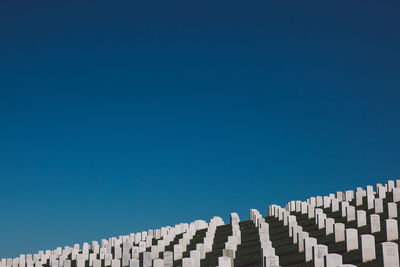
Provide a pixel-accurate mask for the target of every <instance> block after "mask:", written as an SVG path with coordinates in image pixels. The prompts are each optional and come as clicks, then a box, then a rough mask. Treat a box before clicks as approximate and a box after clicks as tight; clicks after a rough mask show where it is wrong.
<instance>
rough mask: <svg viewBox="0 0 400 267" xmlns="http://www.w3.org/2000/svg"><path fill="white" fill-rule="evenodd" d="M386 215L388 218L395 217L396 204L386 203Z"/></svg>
mask: <svg viewBox="0 0 400 267" xmlns="http://www.w3.org/2000/svg"><path fill="white" fill-rule="evenodd" d="M387 207H388V217H389V219H391V218H397V204H396V203H393V202H391V203H388V204H387Z"/></svg>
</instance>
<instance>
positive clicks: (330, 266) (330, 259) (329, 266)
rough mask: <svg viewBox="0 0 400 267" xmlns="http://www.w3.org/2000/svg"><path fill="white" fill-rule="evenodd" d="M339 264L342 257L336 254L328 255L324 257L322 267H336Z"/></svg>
mask: <svg viewBox="0 0 400 267" xmlns="http://www.w3.org/2000/svg"><path fill="white" fill-rule="evenodd" d="M341 264H343V259H342V255H340V254H336V253H329V254H327V255H325V266H324V267H337V266H339V265H341Z"/></svg>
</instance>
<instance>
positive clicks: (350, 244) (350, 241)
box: [345, 228, 358, 251]
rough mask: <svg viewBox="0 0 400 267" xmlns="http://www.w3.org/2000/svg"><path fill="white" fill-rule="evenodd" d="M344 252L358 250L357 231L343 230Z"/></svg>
mask: <svg viewBox="0 0 400 267" xmlns="http://www.w3.org/2000/svg"><path fill="white" fill-rule="evenodd" d="M345 238H346V250H347V251H351V250H355V249H358V231H357V229H353V228H348V229H346V230H345Z"/></svg>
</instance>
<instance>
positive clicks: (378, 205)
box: [374, 198, 383, 214]
mask: <svg viewBox="0 0 400 267" xmlns="http://www.w3.org/2000/svg"><path fill="white" fill-rule="evenodd" d="M374 208H375V213H376V214H378V213H383V200H382V199H381V198H375V199H374Z"/></svg>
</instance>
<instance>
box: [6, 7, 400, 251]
mask: <svg viewBox="0 0 400 267" xmlns="http://www.w3.org/2000/svg"><path fill="white" fill-rule="evenodd" d="M216 2H218V3H216ZM399 11H400V2H399V1H397V0H396V1H369V0H365V1H364V0H363V1H330V2H329V1H321V0H319V1H297V0H296V1H269V0H263V1H250V2H249V1H247V2H243V1H232V0H230V1H197V2H194V1H90V2H89V1H81V0H79V1H50V0H48V1H18V0H12V1H10V0H3V1H1V2H0V180H1V184H0V210H1V214H2V215H1V220H0V257H10V256H16V255H18V254H19V253H29V252H36V251H38V250H40V249H54V248H56V247H57V246H65V245H72V244H73V243H82V242H84V241H91V240H98V239H101V238H106V237H110V236H116V235H120V234H127V233H130V232H137V231H142V230H147V229H151V228H158V227H162V226H165V225H174V224H176V223H180V222H189V221H193V220H195V219H205V220H208V219H209V218H211V217H212V216H214V215H219V216H221V217H223V218H224V219H225V220H226V221H227V220H228V215H229V213H230V212H238V213H239V215H240V216H241V219H242V220H245V219H248V209H249V208H257V209H259V210H260V211H261V212H262V213H263V214H265V212H266V207H267V205H269V204H280V205H283V204H284V203H286V202H287V201H289V200H295V199H305V198H307V197H310V196H315V195H318V194H319V195H322V194H328V193H331V192H335V191H338V190H346V189H353V188H355V187H356V186H359V185H362V186H365V185H368V184H375V183H377V182H384V181H385V180H387V179H390V178H396V177H399V175H400V164H399V162H400V153H399V151H400V142H399V137H400V105H399V100H400V76H399V73H400V49H399V47H400V34H399V27H400V16H399Z"/></svg>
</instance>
